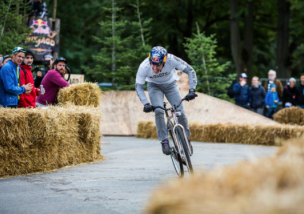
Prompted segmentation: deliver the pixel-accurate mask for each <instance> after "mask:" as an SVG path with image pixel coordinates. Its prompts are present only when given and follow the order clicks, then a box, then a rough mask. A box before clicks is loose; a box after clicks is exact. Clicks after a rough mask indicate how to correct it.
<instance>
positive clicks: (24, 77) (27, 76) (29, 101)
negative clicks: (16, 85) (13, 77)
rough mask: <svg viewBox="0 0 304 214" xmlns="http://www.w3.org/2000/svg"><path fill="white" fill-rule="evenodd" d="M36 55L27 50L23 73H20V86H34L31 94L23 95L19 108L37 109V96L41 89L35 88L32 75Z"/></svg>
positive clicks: (22, 65) (22, 67)
mask: <svg viewBox="0 0 304 214" xmlns="http://www.w3.org/2000/svg"><path fill="white" fill-rule="evenodd" d="M34 57H35V56H34V54H33V52H32V51H30V50H27V51H26V52H25V58H24V60H23V62H22V63H21V66H20V67H21V71H20V84H21V85H24V84H28V83H31V84H32V85H33V86H32V92H31V93H29V94H21V95H20V99H19V103H18V107H19V108H27V107H30V108H35V107H36V96H38V95H39V94H40V89H37V88H35V87H34V79H33V74H32V71H31V70H32V66H31V65H32V64H33V61H34Z"/></svg>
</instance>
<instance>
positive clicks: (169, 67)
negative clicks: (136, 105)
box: [136, 54, 196, 86]
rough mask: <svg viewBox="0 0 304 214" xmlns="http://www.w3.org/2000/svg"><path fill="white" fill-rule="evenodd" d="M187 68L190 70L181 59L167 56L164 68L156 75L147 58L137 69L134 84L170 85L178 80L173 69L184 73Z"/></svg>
mask: <svg viewBox="0 0 304 214" xmlns="http://www.w3.org/2000/svg"><path fill="white" fill-rule="evenodd" d="M187 67H190V68H191V66H190V65H188V64H187V63H186V62H185V61H183V60H182V59H180V58H178V57H176V56H174V55H173V54H168V56H167V62H166V63H165V66H164V67H163V69H162V70H161V71H160V72H159V73H158V74H155V73H154V72H153V70H152V67H151V65H150V62H149V58H146V59H145V60H144V61H143V62H142V63H141V64H140V66H139V68H138V71H137V75H136V83H137V84H145V82H146V81H147V82H153V83H156V84H166V83H171V82H173V81H176V80H178V78H179V77H178V75H177V72H176V70H175V68H177V69H178V70H182V71H185V70H186V68H187ZM191 69H192V68H191ZM192 70H193V69H192ZM194 78H195V81H194V82H195V86H196V75H195V77H194ZM194 78H193V79H194ZM191 82H192V81H190V80H189V83H191Z"/></svg>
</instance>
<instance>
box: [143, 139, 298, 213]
mask: <svg viewBox="0 0 304 214" xmlns="http://www.w3.org/2000/svg"><path fill="white" fill-rule="evenodd" d="M303 191H304V142H303V139H297V140H291V141H289V142H288V144H287V145H286V146H284V147H283V148H282V149H280V150H279V151H278V153H277V154H276V155H275V156H272V157H267V158H260V159H257V160H252V161H243V162H240V163H238V164H235V165H232V166H227V167H223V168H219V169H216V170H213V171H211V172H204V173H203V174H202V175H196V176H195V177H194V178H192V179H191V178H189V179H179V180H175V181H173V182H171V183H169V184H166V186H164V187H162V188H160V189H159V190H157V191H155V193H154V194H153V196H152V198H151V200H150V202H149V205H148V207H147V213H149V214H169V213H174V214H186V213H187V214H188V213H208V214H209V213H217V214H221V213H223V214H224V213H246V214H256V213H260V214H273V213H282V214H283V213H286V214H288V213H298V214H300V213H304V206H303V203H304V194H303Z"/></svg>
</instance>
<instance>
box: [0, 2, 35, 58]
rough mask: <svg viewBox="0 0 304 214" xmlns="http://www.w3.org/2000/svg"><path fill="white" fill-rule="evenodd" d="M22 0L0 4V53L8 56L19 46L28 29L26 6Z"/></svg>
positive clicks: (22, 42) (21, 44)
mask: <svg viewBox="0 0 304 214" xmlns="http://www.w3.org/2000/svg"><path fill="white" fill-rule="evenodd" d="M24 2H26V1H23V0H17V1H16V0H5V1H1V2H0V51H1V53H0V54H2V55H6V54H8V55H10V54H11V53H12V50H13V49H14V48H15V47H17V46H21V47H24V46H23V44H24V41H25V39H26V37H27V34H28V33H29V32H30V29H28V28H27V26H26V18H25V16H26V13H25V11H27V7H28V4H27V3H24Z"/></svg>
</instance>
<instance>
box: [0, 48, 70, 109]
mask: <svg viewBox="0 0 304 214" xmlns="http://www.w3.org/2000/svg"><path fill="white" fill-rule="evenodd" d="M34 59H35V55H34V53H33V52H32V51H30V50H25V49H23V48H21V47H16V48H14V50H13V51H12V55H11V56H8V55H5V56H1V55H0V105H1V106H2V107H8V108H35V107H36V106H47V105H52V104H55V102H56V97H57V93H58V89H59V88H63V87H67V86H69V83H68V82H67V81H66V80H65V79H64V74H65V72H66V64H67V61H66V60H65V59H64V58H63V57H59V58H57V59H56V60H55V61H54V60H53V57H52V56H51V55H46V56H45V57H44V59H45V60H48V59H49V60H50V67H48V69H47V70H44V72H45V73H42V71H38V72H37V76H38V80H37V81H34V78H33V74H32V64H33V62H34Z"/></svg>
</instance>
